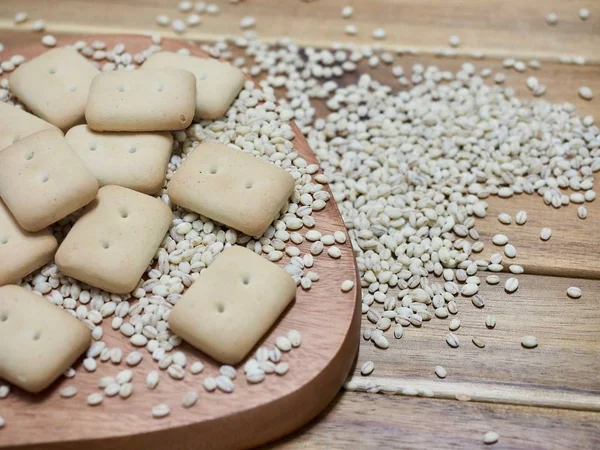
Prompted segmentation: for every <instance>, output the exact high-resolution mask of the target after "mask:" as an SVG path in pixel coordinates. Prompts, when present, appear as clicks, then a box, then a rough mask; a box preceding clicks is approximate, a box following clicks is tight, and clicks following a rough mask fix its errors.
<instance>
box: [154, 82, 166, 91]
mask: <svg viewBox="0 0 600 450" xmlns="http://www.w3.org/2000/svg"><path fill="white" fill-rule="evenodd" d="M156 90H157V91H158V92H162V91H164V90H165V85H164V84H162V83H158V86H157V87H156Z"/></svg>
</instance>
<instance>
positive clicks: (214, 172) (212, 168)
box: [210, 166, 217, 175]
mask: <svg viewBox="0 0 600 450" xmlns="http://www.w3.org/2000/svg"><path fill="white" fill-rule="evenodd" d="M210 173H211V174H213V175H214V174H216V173H217V168H216V167H215V166H213V167H211V168H210Z"/></svg>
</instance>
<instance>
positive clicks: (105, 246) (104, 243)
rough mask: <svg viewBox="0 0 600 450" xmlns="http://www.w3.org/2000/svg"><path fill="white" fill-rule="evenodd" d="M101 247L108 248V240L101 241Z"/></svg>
mask: <svg viewBox="0 0 600 450" xmlns="http://www.w3.org/2000/svg"><path fill="white" fill-rule="evenodd" d="M102 248H104V249H108V248H110V244H109V243H108V242H106V241H104V242H102Z"/></svg>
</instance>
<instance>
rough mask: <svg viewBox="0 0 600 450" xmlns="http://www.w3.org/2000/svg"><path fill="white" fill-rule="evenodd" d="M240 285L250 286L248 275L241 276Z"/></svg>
mask: <svg viewBox="0 0 600 450" xmlns="http://www.w3.org/2000/svg"><path fill="white" fill-rule="evenodd" d="M242 283H244V284H245V285H249V284H250V275H242Z"/></svg>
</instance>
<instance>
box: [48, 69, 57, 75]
mask: <svg viewBox="0 0 600 450" xmlns="http://www.w3.org/2000/svg"><path fill="white" fill-rule="evenodd" d="M48 73H49V74H50V75H54V74H55V73H56V67H50V68H49V69H48Z"/></svg>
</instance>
